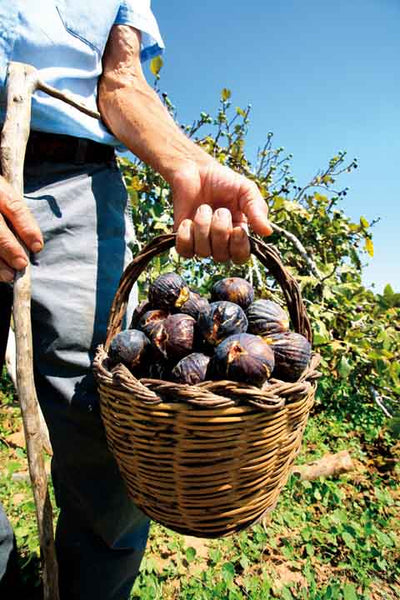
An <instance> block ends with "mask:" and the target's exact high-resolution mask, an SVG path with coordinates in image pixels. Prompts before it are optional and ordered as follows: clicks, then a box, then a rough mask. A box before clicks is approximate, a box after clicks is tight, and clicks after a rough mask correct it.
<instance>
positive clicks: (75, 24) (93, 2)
mask: <svg viewBox="0 0 400 600" xmlns="http://www.w3.org/2000/svg"><path fill="white" fill-rule="evenodd" d="M119 5H120V3H119V2H118V0H101V2H99V1H98V0H56V7H57V11H58V14H59V15H60V18H61V20H62V22H63V24H64V27H65V29H66V30H67V31H68V33H70V34H71V35H73V36H74V37H76V38H78V39H80V40H81V41H82V42H84V43H85V44H87V45H88V46H90V47H91V48H92V49H93V50H95V51H96V52H98V53H99V54H101V55H102V54H103V52H104V48H105V45H106V43H107V40H108V36H109V33H110V30H111V28H112V26H113V24H114V21H115V18H116V16H117V13H118V9H119Z"/></svg>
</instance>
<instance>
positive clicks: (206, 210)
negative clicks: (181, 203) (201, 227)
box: [199, 204, 212, 215]
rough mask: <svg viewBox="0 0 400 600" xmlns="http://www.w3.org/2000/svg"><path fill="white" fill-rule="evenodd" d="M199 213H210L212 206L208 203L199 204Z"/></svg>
mask: <svg viewBox="0 0 400 600" xmlns="http://www.w3.org/2000/svg"><path fill="white" fill-rule="evenodd" d="M199 213H200V214H201V215H209V214H210V213H212V208H211V206H210V205H209V204H202V205H201V206H199Z"/></svg>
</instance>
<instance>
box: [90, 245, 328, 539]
mask: <svg viewBox="0 0 400 600" xmlns="http://www.w3.org/2000/svg"><path fill="white" fill-rule="evenodd" d="M174 243H175V236H174V235H173V234H168V235H163V236H159V237H158V238H155V239H154V240H153V241H152V242H151V243H150V244H149V245H148V246H147V247H146V248H145V249H144V250H143V251H142V252H140V254H138V255H137V256H136V258H135V259H134V260H133V261H132V263H131V264H130V265H129V266H128V268H127V269H126V270H125V272H124V274H123V276H122V278H121V281H120V285H119V288H118V291H117V293H116V295H115V298H114V302H113V305H112V308H111V311H110V318H109V324H108V331H107V338H106V342H105V344H104V346H100V347H99V348H98V351H97V354H96V357H95V361H94V372H95V375H96V379H97V382H98V388H99V392H100V398H101V414H102V419H103V423H104V426H105V430H106V436H107V442H108V445H109V448H110V450H111V451H112V452H113V454H114V456H115V459H116V461H117V463H118V466H119V469H120V471H121V475H122V477H123V479H124V481H125V483H126V486H127V489H128V492H129V494H130V496H131V498H132V499H133V500H134V502H135V503H136V504H137V505H138V506H139V507H140V508H141V509H142V510H143V512H145V513H146V514H147V515H148V516H149V517H151V518H152V519H154V520H155V521H158V522H160V523H162V524H163V525H165V526H166V527H169V528H170V529H173V530H174V531H177V532H180V533H184V534H189V535H195V536H199V537H205V538H214V537H222V536H225V535H229V534H232V533H234V532H236V531H239V530H241V529H243V528H245V527H247V526H249V525H251V524H252V523H254V522H256V521H258V520H259V519H260V518H261V517H262V516H263V515H264V514H265V513H266V511H268V510H271V509H272V508H273V507H274V506H275V504H276V501H277V498H278V495H279V493H280V491H281V489H282V487H283V486H284V485H285V483H286V481H287V478H288V476H289V473H290V470H291V467H292V464H293V461H294V459H295V457H296V455H297V453H298V452H299V449H300V444H301V439H302V435H303V431H304V428H305V425H306V422H307V418H308V414H309V411H310V408H311V406H312V404H313V401H314V395H315V388H316V379H317V377H318V375H319V374H318V372H317V371H316V367H317V365H318V362H319V357H318V356H316V355H313V356H312V359H311V362H310V365H309V367H308V369H307V370H306V371H305V372H304V373H303V375H302V376H301V378H300V379H299V380H298V381H297V382H295V383H286V382H282V381H278V380H274V379H272V380H270V381H269V382H268V383H267V384H266V385H265V386H264V387H263V388H262V389H259V388H257V387H253V386H250V385H247V384H240V383H237V382H232V381H208V382H204V383H201V384H198V385H194V386H193V385H184V384H177V383H172V382H170V381H162V380H156V379H141V380H137V379H136V378H135V377H134V376H133V375H132V374H131V373H130V372H129V371H128V369H126V368H125V367H124V366H123V365H118V366H117V367H114V368H113V369H112V370H110V369H109V364H108V356H107V351H108V348H109V346H110V342H111V339H112V338H113V336H114V335H115V334H116V333H118V332H119V331H120V330H121V325H122V322H123V318H124V315H125V311H126V306H127V302H128V299H129V294H130V291H131V289H132V286H133V284H134V283H135V281H136V280H137V278H138V277H139V275H140V273H141V272H142V271H143V270H144V269H145V268H146V266H147V264H148V263H149V261H150V260H151V259H152V258H153V257H154V256H156V255H157V254H159V253H161V252H165V251H166V250H168V249H169V248H171V247H172V246H173V245H174ZM250 243H251V250H252V253H253V254H254V255H255V256H257V257H258V259H259V260H260V261H261V263H262V264H263V265H264V266H265V267H266V268H267V269H268V271H269V272H270V274H271V275H272V276H274V277H275V279H276V280H277V281H278V283H279V284H280V286H281V288H282V291H283V293H284V296H285V299H286V303H287V307H288V310H289V314H290V317H291V321H292V325H293V328H294V329H295V331H296V332H298V333H301V334H303V335H304V336H306V337H307V338H308V339H311V328H310V323H309V320H308V317H307V314H306V311H305V308H304V304H303V302H302V299H301V295H300V291H299V288H298V285H297V284H296V282H295V281H294V279H293V278H292V277H291V275H289V274H288V273H287V271H286V270H285V269H284V267H283V265H282V263H281V260H280V257H279V255H278V253H277V251H276V250H275V249H274V248H273V247H272V246H271V245H267V244H265V243H263V242H261V241H259V240H256V239H254V238H251V239H250Z"/></svg>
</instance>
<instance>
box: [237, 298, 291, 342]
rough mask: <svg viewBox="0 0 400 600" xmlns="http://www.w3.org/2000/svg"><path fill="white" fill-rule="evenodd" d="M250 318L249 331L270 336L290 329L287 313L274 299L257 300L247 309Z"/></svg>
mask: <svg viewBox="0 0 400 600" xmlns="http://www.w3.org/2000/svg"><path fill="white" fill-rule="evenodd" d="M246 315H247V318H248V320H249V327H248V332H249V333H254V335H261V336H263V337H264V336H268V335H272V334H274V333H282V332H284V331H288V329H289V317H288V315H287V313H286V312H285V311H284V310H283V308H281V307H280V306H279V304H276V302H272V300H256V301H255V302H253V303H252V304H250V306H249V308H248V309H247V311H246Z"/></svg>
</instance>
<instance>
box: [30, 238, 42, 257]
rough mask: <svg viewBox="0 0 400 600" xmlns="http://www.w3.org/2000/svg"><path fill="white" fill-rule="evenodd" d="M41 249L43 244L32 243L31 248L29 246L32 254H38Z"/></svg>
mask: <svg viewBox="0 0 400 600" xmlns="http://www.w3.org/2000/svg"><path fill="white" fill-rule="evenodd" d="M42 249H43V244H42V242H39V241H38V242H33V244H32V246H31V250H32V252H33V253H34V254H36V253H37V252H40V251H41V250H42Z"/></svg>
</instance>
